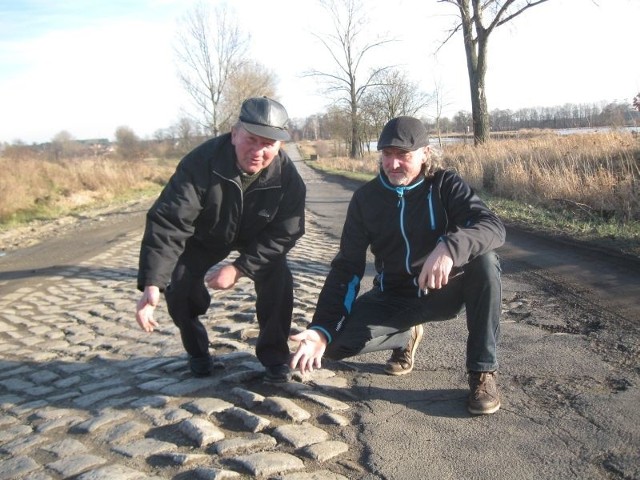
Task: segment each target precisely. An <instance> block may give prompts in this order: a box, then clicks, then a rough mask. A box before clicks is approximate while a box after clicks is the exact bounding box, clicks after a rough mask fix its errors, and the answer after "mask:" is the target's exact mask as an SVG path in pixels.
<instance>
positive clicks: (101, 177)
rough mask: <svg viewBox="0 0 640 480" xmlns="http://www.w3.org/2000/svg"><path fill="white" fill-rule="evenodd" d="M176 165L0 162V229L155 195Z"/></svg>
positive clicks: (164, 162) (101, 161)
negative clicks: (0, 173) (0, 171)
mask: <svg viewBox="0 0 640 480" xmlns="http://www.w3.org/2000/svg"><path fill="white" fill-rule="evenodd" d="M175 165H176V161H175V160H173V161H170V160H157V159H145V160H137V161H124V160H119V159H105V158H74V159H65V160H58V161H50V160H44V159H40V158H26V159H21V160H19V161H16V160H9V159H6V158H0V169H2V171H3V172H4V173H3V176H2V177H1V178H0V230H7V229H10V228H13V227H16V226H20V225H24V224H27V223H29V222H32V221H34V220H49V219H55V218H59V217H61V216H64V215H69V214H74V213H78V212H82V211H84V210H87V209H94V208H103V207H107V206H111V205H118V204H121V203H125V202H128V201H131V200H134V199H140V198H145V197H150V196H155V195H157V194H158V192H159V191H160V189H161V188H162V186H163V185H164V184H165V183H166V182H167V180H168V179H169V177H170V175H171V173H173V171H174V170H175Z"/></svg>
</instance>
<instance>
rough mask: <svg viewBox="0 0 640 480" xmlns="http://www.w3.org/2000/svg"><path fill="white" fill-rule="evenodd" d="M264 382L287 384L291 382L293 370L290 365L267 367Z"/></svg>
mask: <svg viewBox="0 0 640 480" xmlns="http://www.w3.org/2000/svg"><path fill="white" fill-rule="evenodd" d="M265 369H266V372H265V374H264V381H265V382H268V383H287V382H289V381H291V369H290V368H289V365H287V364H286V363H283V364H282V365H271V366H269V367H265Z"/></svg>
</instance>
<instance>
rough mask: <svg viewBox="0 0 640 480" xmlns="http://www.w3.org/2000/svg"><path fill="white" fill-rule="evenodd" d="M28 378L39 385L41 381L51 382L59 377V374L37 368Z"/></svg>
mask: <svg viewBox="0 0 640 480" xmlns="http://www.w3.org/2000/svg"><path fill="white" fill-rule="evenodd" d="M29 378H30V379H31V380H32V381H33V382H35V383H37V384H38V385H41V384H43V383H51V382H53V381H54V380H57V379H59V378H60V375H58V374H57V373H54V372H51V371H49V370H38V371H37V372H34V373H32V374H31V375H29Z"/></svg>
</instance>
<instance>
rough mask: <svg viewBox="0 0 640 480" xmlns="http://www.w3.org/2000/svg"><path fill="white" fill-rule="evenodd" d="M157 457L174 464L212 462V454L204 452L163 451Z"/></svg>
mask: <svg viewBox="0 0 640 480" xmlns="http://www.w3.org/2000/svg"><path fill="white" fill-rule="evenodd" d="M156 456H157V457H160V458H164V459H165V460H167V461H169V462H171V463H172V464H174V465H192V464H194V463H198V462H203V463H204V462H210V461H211V456H210V455H205V454H203V453H174V452H163V453H159V454H158V455H156Z"/></svg>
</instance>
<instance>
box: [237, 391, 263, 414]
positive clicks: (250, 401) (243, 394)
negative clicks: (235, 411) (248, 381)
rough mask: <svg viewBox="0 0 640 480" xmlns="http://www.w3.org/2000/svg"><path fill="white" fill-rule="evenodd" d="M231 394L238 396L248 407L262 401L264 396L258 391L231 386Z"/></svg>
mask: <svg viewBox="0 0 640 480" xmlns="http://www.w3.org/2000/svg"><path fill="white" fill-rule="evenodd" d="M231 395H233V396H234V397H236V398H238V399H239V400H240V402H241V403H242V404H243V405H244V406H245V407H246V408H249V409H251V408H253V407H255V406H256V405H258V404H260V403H262V402H264V397H263V396H262V395H260V394H259V393H255V392H252V391H250V390H246V389H244V388H241V387H233V388H232V389H231Z"/></svg>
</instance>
